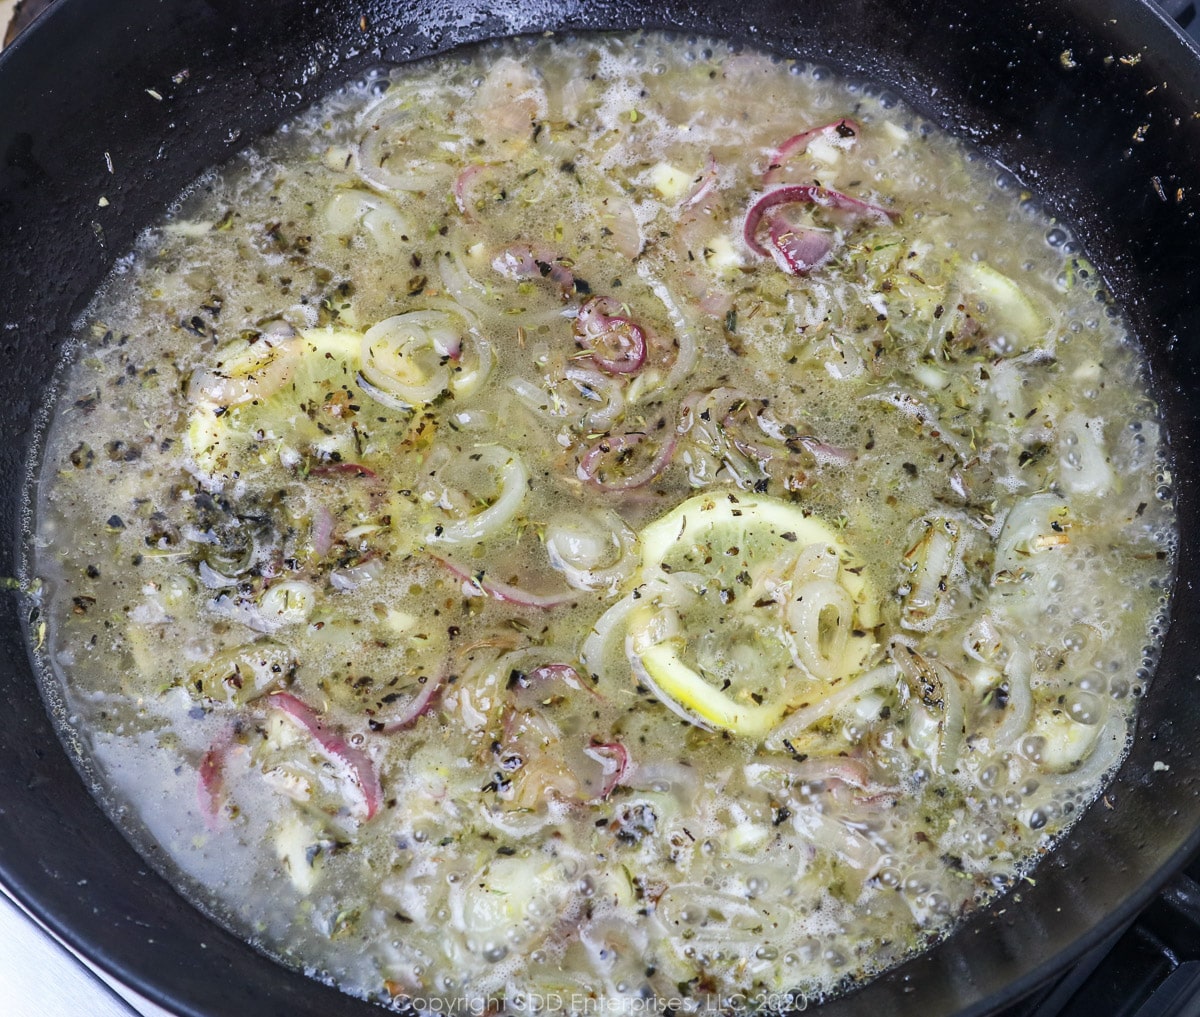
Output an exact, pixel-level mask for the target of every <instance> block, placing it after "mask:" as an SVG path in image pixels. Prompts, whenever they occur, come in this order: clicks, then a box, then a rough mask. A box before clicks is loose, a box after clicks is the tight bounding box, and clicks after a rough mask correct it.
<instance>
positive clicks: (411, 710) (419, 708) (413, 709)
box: [372, 675, 445, 734]
mask: <svg viewBox="0 0 1200 1017" xmlns="http://www.w3.org/2000/svg"><path fill="white" fill-rule="evenodd" d="M444 685H445V676H444V675H441V676H439V677H437V678H426V679H425V684H424V685H422V686H421V691H419V692H418V693H417V694H416V695H415V696H413V697H412V698H411V699H410V700H409V701H408V702H407V703H406V704H405V705H404V709H402V710H401V711H400V713H399V714H398V715H397V716H395V717H393V718H392V719H391V720H387V721H376V722H374V723H373V724H372V729H373V730H376V731H379V732H381V733H382V734H395V733H396V732H397V731H404V730H407V729H408V728H410V727H412V726H413V725H414V724H415V723H416V722H417V721H418V720H420V719H421V718H422V717H423V716H425V714H427V713H428V712H429V711H430V709H432V708H433V705H434V704H435V703H436V702H437V700H438V698H439V696H440V695H441V692H442V687H443V686H444ZM375 724H378V725H379V726H378V727H375Z"/></svg>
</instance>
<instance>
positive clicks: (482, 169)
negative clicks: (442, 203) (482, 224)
mask: <svg viewBox="0 0 1200 1017" xmlns="http://www.w3.org/2000/svg"><path fill="white" fill-rule="evenodd" d="M491 170H492V167H491V166H488V165H485V164H484V163H478V162H475V163H471V165H470V166H468V167H467V168H466V169H464V170H463V171H462V172H461V173H459V175H458V176H456V177H455V178H454V204H455V205H456V206H457V207H458V210H459V212H461V213H462V215H463V218H465V219H469V220H470V221H471V222H478V221H479V219H478V217H477V216H476V215H475V211H476V202H475V201H474V200H473V198H472V193H471V192H472V187H473V185H474V184H475V183H477V182H478V178H479V177H480V176H482V175H485V174H487V173H489V172H491Z"/></svg>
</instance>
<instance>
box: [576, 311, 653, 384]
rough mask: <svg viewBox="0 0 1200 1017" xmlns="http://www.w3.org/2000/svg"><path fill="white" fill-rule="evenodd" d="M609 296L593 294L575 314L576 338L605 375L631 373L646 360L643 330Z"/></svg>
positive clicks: (638, 368) (639, 367)
mask: <svg viewBox="0 0 1200 1017" xmlns="http://www.w3.org/2000/svg"><path fill="white" fill-rule="evenodd" d="M623 310H624V308H623V307H622V306H621V304H620V303H619V302H618V301H616V300H614V299H613V298H612V297H592V298H591V299H590V300H588V301H586V302H585V303H584V305H583V306H582V307H581V308H579V314H578V315H576V317H575V341H576V342H577V343H579V345H580V347H581V348H583V349H585V350H588V351H589V352H590V353H591V354H592V361H593V362H594V363H595V365H596V366H597V367H598V368H600V370H602V371H604V372H605V373H606V374H633V373H634V372H635V371H639V370H641V368H642V367H643V365H644V364H645V363H646V350H647V343H646V332H645V330H644V329H643V328H642V327H641V326H640V325H638V324H637V323H636V322H634V321H633V319H632V318H629V317H627V316H626V315H625V314H620V313H617V312H619V311H623Z"/></svg>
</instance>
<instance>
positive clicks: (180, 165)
mask: <svg viewBox="0 0 1200 1017" xmlns="http://www.w3.org/2000/svg"><path fill="white" fill-rule="evenodd" d="M638 26H648V27H656V28H667V29H673V30H676V31H678V32H680V33H682V34H689V33H693V32H694V33H700V34H708V35H719V36H726V37H731V38H734V39H738V40H743V41H745V42H747V43H750V44H754V45H758V46H762V47H767V48H770V49H774V50H777V51H779V52H781V53H784V54H790V55H799V56H800V57H802V58H804V59H806V60H809V61H811V62H815V63H820V64H823V65H827V66H830V67H833V68H835V69H838V70H842V71H847V72H850V73H852V74H857V75H861V76H865V77H867V78H870V79H873V80H874V81H876V82H879V83H881V84H883V85H885V86H887V87H889V88H890V89H891V90H893V91H894V92H897V93H899V94H900V95H902V96H903V97H904V98H906V99H907V100H908V101H909V102H911V103H912V104H913V105H915V106H916V107H918V108H919V109H920V110H922V111H923V112H925V113H926V114H928V115H929V116H931V117H932V118H933V119H935V120H937V121H939V122H940V123H942V124H943V125H945V126H946V127H949V128H950V129H952V130H954V131H957V132H958V133H960V134H962V135H964V136H966V137H968V138H971V139H973V140H974V141H975V142H976V143H977V144H978V145H979V146H981V147H982V148H983V150H984V151H985V152H987V153H988V154H990V155H992V156H994V157H996V158H998V159H999V160H1001V161H1002V162H1003V163H1005V164H1006V165H1007V166H1009V167H1011V168H1012V169H1013V171H1014V172H1015V173H1016V175H1017V176H1018V177H1020V178H1021V179H1023V180H1024V181H1025V182H1027V183H1029V184H1031V185H1033V186H1034V187H1035V188H1036V189H1037V190H1038V191H1039V192H1040V193H1041V195H1043V196H1044V198H1045V200H1046V202H1047V203H1048V205H1049V206H1050V207H1051V208H1052V209H1054V210H1055V211H1056V212H1058V213H1059V214H1061V216H1062V217H1063V218H1064V219H1066V220H1068V221H1069V222H1071V223H1073V224H1074V226H1075V229H1076V231H1077V234H1078V235H1079V236H1080V237H1081V238H1082V240H1083V241H1084V243H1085V245H1086V248H1087V250H1088V251H1089V253H1090V254H1091V255H1092V256H1093V257H1094V259H1095V260H1096V262H1097V263H1098V264H1099V265H1100V266H1101V268H1102V271H1103V273H1104V275H1105V277H1106V279H1107V281H1108V283H1109V285H1110V286H1111V288H1112V291H1113V292H1114V293H1115V294H1117V295H1118V298H1119V299H1120V301H1121V302H1122V303H1123V305H1124V307H1125V309H1126V311H1127V313H1128V316H1129V319H1130V321H1131V322H1132V324H1133V326H1134V328H1135V330H1136V332H1137V333H1138V334H1139V335H1140V336H1141V338H1142V339H1143V341H1144V342H1145V343H1146V345H1147V347H1148V349H1149V353H1150V357H1151V361H1152V364H1153V368H1154V373H1155V381H1156V386H1157V390H1158V393H1159V395H1160V397H1161V399H1162V401H1163V403H1164V405H1165V407H1166V414H1167V418H1168V421H1169V425H1170V430H1171V436H1172V443H1173V456H1174V487H1175V490H1176V492H1177V495H1178V499H1179V509H1180V520H1181V526H1182V544H1181V549H1180V554H1179V581H1178V587H1177V590H1176V594H1175V603H1174V617H1175V622H1174V624H1173V626H1172V627H1171V629H1170V632H1169V635H1168V638H1167V641H1166V648H1165V651H1164V654H1163V658H1162V663H1161V666H1160V667H1159V670H1158V674H1157V677H1156V678H1155V680H1154V682H1153V684H1152V685H1151V687H1150V691H1149V693H1148V696H1147V699H1146V702H1145V704H1144V706H1143V709H1142V713H1141V718H1140V734H1139V738H1138V741H1137V743H1136V745H1135V747H1134V750H1133V753H1132V755H1131V757H1130V758H1129V760H1128V761H1127V763H1126V764H1125V765H1124V767H1123V768H1122V769H1121V771H1120V774H1119V776H1118V779H1117V781H1116V783H1115V785H1114V786H1113V788H1112V789H1111V790H1110V792H1109V794H1108V796H1107V799H1106V801H1105V803H1104V804H1101V805H1098V806H1097V807H1095V808H1093V809H1092V810H1090V811H1089V812H1088V814H1087V815H1086V816H1085V817H1084V818H1083V820H1082V821H1081V822H1080V823H1079V824H1078V825H1077V826H1076V827H1075V828H1074V830H1073V831H1072V833H1071V835H1070V836H1069V837H1068V838H1067V840H1066V842H1065V843H1064V844H1063V845H1062V846H1061V847H1060V848H1059V849H1058V850H1057V851H1056V852H1054V853H1053V854H1052V855H1051V856H1050V857H1048V858H1047V859H1046V860H1045V862H1044V863H1043V864H1042V866H1041V868H1040V869H1039V870H1038V871H1037V873H1036V885H1023V886H1021V887H1020V889H1019V890H1018V891H1017V892H1016V893H1013V894H1010V895H1009V897H1008V898H1006V899H1005V900H1003V901H1002V902H1001V903H1000V904H999V905H998V906H997V907H994V908H993V909H992V910H991V911H989V912H987V913H985V914H982V915H979V916H977V917H976V918H974V919H973V920H971V921H970V922H968V923H967V924H965V925H964V926H963V927H961V928H960V929H959V930H958V931H957V932H956V933H955V935H953V936H952V937H950V939H948V940H947V941H946V942H944V943H943V944H941V945H940V946H938V947H936V948H935V949H933V950H932V951H931V952H929V953H927V954H926V955H924V956H922V957H920V958H918V959H916V960H914V961H912V962H910V963H908V964H906V965H905V966H903V967H902V968H900V969H898V970H897V971H895V972H893V973H891V974H889V975H886V976H885V977H883V978H881V979H878V980H877V981H875V982H873V983H871V984H870V985H868V986H867V987H866V988H864V989H862V990H860V991H858V992H856V993H854V994H852V995H850V996H848V997H846V998H844V999H843V1000H841V1001H837V1002H835V1003H833V1004H831V1005H829V1006H828V1007H827V1008H823V1009H822V1010H821V1012H822V1014H826V1013H827V1014H828V1015H830V1017H842V1015H850V1014H864V1013H869V1014H871V1015H872V1017H886V1015H897V1017H899V1015H917V1014H920V1015H921V1017H934V1015H943V1014H961V1015H982V1014H985V1013H988V1012H990V1011H992V1010H993V1009H995V1008H996V1007H998V1006H1000V1005H1001V1004H1003V1003H1006V1002H1010V1001H1012V1000H1013V999H1015V998H1016V997H1017V996H1018V995H1020V994H1021V993H1023V992H1026V991H1028V990H1029V989H1030V988H1032V987H1033V986H1034V985H1036V984H1037V983H1038V982H1039V981H1041V980H1043V979H1044V978H1046V977H1048V976H1049V975H1050V974H1052V973H1053V972H1054V971H1056V970H1058V969H1060V968H1061V967H1063V966H1064V965H1065V964H1067V963H1069V962H1070V961H1071V960H1073V959H1074V958H1076V957H1077V956H1079V955H1080V954H1081V953H1082V952H1083V951H1084V950H1085V949H1086V948H1088V947H1089V946H1093V945H1095V944H1097V943H1099V942H1100V941H1102V940H1103V939H1104V938H1105V937H1106V936H1108V935H1109V934H1110V933H1111V932H1112V931H1113V930H1114V929H1116V928H1118V927H1119V926H1120V925H1121V924H1122V923H1123V922H1125V921H1127V920H1128V919H1130V918H1131V917H1132V916H1133V915H1134V914H1135V913H1136V911H1137V910H1139V909H1140V908H1141V907H1142V906H1143V905H1144V904H1145V903H1146V902H1147V901H1148V900H1149V898H1150V897H1151V895H1152V894H1153V893H1155V892H1156V890H1157V889H1158V888H1159V887H1160V886H1161V885H1162V883H1163V882H1164V881H1165V880H1166V879H1168V878H1169V877H1170V875H1171V874H1172V873H1173V871H1174V870H1175V869H1176V868H1178V867H1179V866H1180V865H1181V864H1182V863H1183V861H1184V859H1185V858H1186V857H1188V856H1189V855H1190V854H1191V853H1192V852H1193V851H1194V850H1195V849H1196V848H1197V847H1200V796H1198V785H1197V777H1198V776H1200V757H1198V756H1197V754H1196V753H1195V752H1194V751H1193V744H1194V742H1195V740H1196V737H1197V732H1198V731H1200V682H1198V680H1197V679H1198V676H1200V625H1198V624H1197V623H1196V621H1195V619H1196V616H1197V610H1198V606H1200V594H1198V591H1197V582H1198V581H1200V557H1198V552H1200V546H1198V541H1200V515H1198V510H1200V487H1198V483H1197V481H1198V480H1200V464H1198V463H1197V450H1198V443H1200V415H1198V414H1197V412H1196V409H1195V408H1200V368H1198V366H1197V365H1198V364H1200V119H1197V117H1198V116H1200V60H1198V59H1197V54H1196V52H1195V51H1194V50H1193V49H1192V48H1191V47H1190V44H1189V43H1187V42H1186V41H1185V40H1184V39H1183V38H1182V37H1181V36H1180V35H1179V33H1178V32H1177V31H1176V30H1175V29H1174V27H1173V26H1171V25H1169V24H1168V23H1167V22H1166V21H1165V20H1164V19H1163V18H1162V17H1161V16H1160V15H1159V14H1157V13H1156V11H1155V9H1154V8H1153V6H1152V5H1151V4H1149V3H1147V2H1145V0H1055V2H1051V0H1010V2H1008V3H1004V4H989V5H981V4H978V3H977V2H976V0H923V2H921V3H920V4H919V5H918V4H906V3H901V2H899V0H777V2H774V3H772V2H770V0H713V2H708V3H703V2H699V0H698V2H696V3H687V2H683V0H659V2H658V3H656V4H654V5H653V7H651V6H647V5H643V4H642V3H641V2H639V0H602V2H598V3H589V2H585V0H555V2H547V0H496V2H493V3H491V4H487V3H483V2H480V0H460V2H445V3H443V2H438V0H414V2H411V3H396V4H388V3H382V2H378V0H357V2H354V3H351V2H341V0H122V2H120V3H113V2H112V0H61V2H60V3H58V4H57V5H56V6H54V7H53V8H52V9H51V10H50V11H49V12H48V13H47V14H46V15H44V16H43V17H42V18H41V19H39V21H38V22H37V23H36V25H35V26H34V27H33V29H32V30H31V31H29V32H28V33H27V34H26V35H25V36H24V37H23V38H22V39H20V41H19V42H18V44H17V45H16V46H15V47H14V48H13V49H12V50H10V51H8V52H6V53H5V54H4V55H3V58H0V421H2V425H0V426H2V428H3V430H2V432H0V433H2V435H3V440H2V441H0V531H2V532H3V534H4V537H3V540H2V542H0V575H13V574H14V572H15V570H16V569H17V568H18V564H19V557H20V553H21V552H20V546H21V542H22V540H23V526H24V523H23V520H22V516H21V511H22V510H21V505H22V499H21V488H22V485H23V483H24V478H25V475H26V473H25V470H26V462H27V457H28V455H29V442H30V435H31V433H32V431H33V430H34V429H35V422H36V421H37V420H38V419H39V415H40V414H41V413H42V410H43V406H44V404H45V402H46V398H47V386H48V383H49V380H50V378H51V374H52V371H53V368H54V365H55V362H56V359H57V348H58V345H59V343H60V342H61V340H62V339H63V337H64V336H65V335H67V333H68V332H69V329H70V324H71V322H72V320H73V319H74V317H75V316H76V315H77V314H78V313H79V311H80V310H81V309H82V307H83V305H84V304H85V303H86V302H87V300H88V297H89V295H90V294H91V292H92V290H93V288H94V287H95V286H96V284H97V283H98V282H99V281H100V279H101V278H102V277H103V276H104V274H105V273H106V271H107V269H108V267H109V266H110V264H111V263H112V260H113V259H114V257H116V256H118V255H119V254H120V253H121V252H122V251H123V250H125V249H126V247H127V246H128V245H129V244H130V242H131V241H132V240H133V238H134V236H135V235H136V233H137V232H138V231H139V229H141V228H142V227H143V226H144V225H146V224H147V223H148V222H149V221H150V220H152V219H153V218H155V217H156V216H157V215H158V214H159V212H160V210H161V209H162V208H163V207H164V205H165V204H166V203H167V202H168V201H169V200H170V199H171V197H172V196H173V195H175V194H176V193H177V192H178V191H179V190H180V189H181V188H182V187H183V185H185V184H186V183H187V182H188V181H190V180H191V179H192V178H193V177H194V176H195V175H196V174H197V173H198V172H199V171H200V170H201V169H203V168H204V167H206V166H209V165H211V164H212V163H214V162H217V161H220V160H222V159H224V158H226V157H227V156H229V155H230V154H231V153H232V152H234V151H235V150H236V149H238V148H239V147H240V146H242V145H244V144H245V143H246V142H247V141H248V140H250V139H251V138H253V137H254V136H255V135H257V134H258V133H260V132H261V131H263V130H265V129H267V128H269V127H271V126H273V125H274V124H276V123H277V122H278V121H279V120H280V119H281V118H282V117H283V116H285V115H286V114H287V113H289V112H291V111H293V110H295V109H297V108H298V107H299V106H300V105H301V104H302V103H305V102H307V101H309V100H311V99H313V98H315V97H316V96H317V95H319V94H320V93H321V91H322V90H323V89H324V88H325V87H327V86H329V85H332V84H335V83H337V82H339V81H340V80H342V79H344V78H345V77H347V76H349V75H351V74H352V73H353V72H355V71H356V70H359V69H362V68H364V67H365V66H367V65H370V64H372V63H377V62H379V61H381V60H398V59H399V60H403V59H408V58H412V57H417V56H420V55H423V54H426V53H430V52H434V51H438V50H443V49H446V48H449V47H451V46H455V45H458V44H460V43H463V42H468V41H473V40H477V39H482V38H486V37H490V36H497V35H509V34H514V33H525V32H535V31H541V30H544V29H556V30H567V29H591V28H629V27H638ZM184 70H186V71H187V75H186V77H184V76H183V75H181V74H180V72H182V71H184ZM176 78H178V80H175V79H176ZM148 90H153V91H154V92H155V93H157V96H158V97H161V98H158V97H156V96H154V95H151V94H149V92H148ZM106 153H107V160H111V164H112V171H111V172H110V171H109V169H108V165H107V162H106ZM101 196H103V197H105V198H107V200H108V205H107V207H100V204H99V199H100V198H101ZM31 608H32V604H31V603H30V602H29V601H27V600H25V599H23V598H22V597H20V596H18V595H16V594H4V595H3V596H0V879H2V880H3V882H4V883H5V884H6V885H7V886H8V887H9V888H10V889H11V890H12V892H13V893H15V894H16V895H17V896H18V897H19V898H20V899H21V900H22V901H23V902H24V903H25V904H27V905H28V907H29V908H30V909H31V910H32V911H33V912H34V913H35V914H37V915H38V916H39V917H40V918H41V919H42V920H43V921H45V922H46V924H47V925H49V926H50V928H52V929H53V930H54V931H55V932H57V933H58V934H59V935H60V936H61V937H62V938H63V939H65V940H66V941H67V942H68V943H70V944H71V945H73V946H74V947H76V948H77V949H79V950H80V951H82V952H83V953H84V954H86V955H87V956H89V957H91V958H92V959H93V960H94V961H95V962H96V963H98V964H99V965H100V966H101V967H102V968H104V969H106V970H107V971H109V972H111V973H114V974H116V975H118V976H119V977H120V978H122V979H123V980H125V981H126V982H127V983H130V984H132V985H133V986H134V987H136V988H138V989H139V990H141V991H142V992H143V993H144V994H145V995H147V996H148V997H150V998H151V999H153V1000H156V1001H158V1002H161V1003H163V1004H164V1005H166V1006H168V1007H169V1008H171V1009H174V1010H176V1011H178V1012H179V1013H181V1014H189V1015H191V1014H195V1015H205V1017H271V1015H276V1014H278V1015H281V1017H282V1015H287V1017H304V1015H313V1017H316V1015H320V1017H331V1015H337V1014H345V1015H358V1014H362V1015H369V1014H372V1013H379V1012H380V1011H378V1010H377V1009H375V1008H373V1007H371V1006H369V1005H368V1004H365V1003H360V1002H358V1001H356V1000H351V999H349V998H347V997H344V996H341V995H340V994H338V993H337V992H335V991H334V990H332V989H328V988H326V987H324V986H321V985H318V984H316V983H314V982H312V981H310V980H308V979H306V978H304V977H302V976H301V975H299V974H296V973H294V972H291V971H289V970H285V969H284V968H282V967H279V966H277V965H276V964H275V963H273V962H272V961H269V960H267V959H266V958H264V957H262V956H260V955H259V954H257V953H255V952H254V951H253V950H252V949H250V948H249V947H247V946H245V945H243V944H242V943H241V942H239V941H238V940H236V939H235V938H233V937H231V936H230V935H228V934H226V933H225V932H224V931H222V930H221V929H220V928H218V927H216V926H215V925H213V924H212V923H210V922H209V921H208V920H207V919H206V918H204V917H203V916H202V915H201V914H200V913H199V912H197V911H196V910H194V909H193V908H192V907H191V906H190V905H188V904H187V903H185V902H184V901H183V900H182V899H181V898H180V897H178V896H177V895H176V894H175V893H174V891H172V890H171V889H170V887H169V886H168V885H167V884H166V883H165V882H164V881H163V880H162V879H161V878H160V877H159V876H158V875H156V874H155V871H154V866H155V864H156V860H155V858H154V857H153V856H152V855H151V857H149V859H148V860H143V859H142V858H140V857H139V856H138V855H137V854H135V853H134V851H133V849H132V848H131V847H130V846H129V844H128V843H127V842H126V840H125V839H124V838H123V837H122V835H121V834H119V833H118V832H117V830H116V829H115V827H113V826H112V825H111V824H110V822H109V820H108V819H107V818H106V816H105V815H104V814H103V813H102V812H101V810H100V808H99V807H98V806H97V805H96V804H95V803H94V802H93V800H92V799H91V797H90V796H89V795H88V793H87V791H86V790H85V787H84V784H83V782H82V781H81V780H80V778H79V776H78V775H77V773H76V771H75V770H74V769H73V768H72V765H71V763H70V761H69V760H68V757H67V755H66V754H65V753H64V751H63V749H62V748H61V747H60V746H59V743H58V741H57V739H56V736H55V732H54V728H53V727H52V725H51V722H50V720H49V719H48V717H47V714H46V711H45V709H44V707H43V704H42V701H41V699H40V697H39V694H38V691H37V687H36V685H35V682H34V679H33V675H32V673H31V670H30V664H29V661H28V656H27V653H26V648H25V644H24V641H23V639H24V637H23V635H22V623H23V622H25V621H27V618H28V613H29V611H30V610H31ZM1156 763H1161V764H1165V765H1166V766H1168V767H1169V769H1167V770H1163V769H1161V767H1158V768H1156V765H1155V764H1156ZM0 949H3V944H0ZM78 1002H79V1005H80V1007H81V1010H84V1011H86V1007H87V1003H86V1001H78Z"/></svg>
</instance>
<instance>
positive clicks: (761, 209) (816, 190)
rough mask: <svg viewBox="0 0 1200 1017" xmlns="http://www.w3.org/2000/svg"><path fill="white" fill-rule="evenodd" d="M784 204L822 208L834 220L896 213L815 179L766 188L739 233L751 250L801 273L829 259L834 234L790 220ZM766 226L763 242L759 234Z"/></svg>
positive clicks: (886, 217)
mask: <svg viewBox="0 0 1200 1017" xmlns="http://www.w3.org/2000/svg"><path fill="white" fill-rule="evenodd" d="M788 206H800V207H804V208H810V209H820V210H822V211H824V212H825V213H826V214H827V215H829V216H830V217H831V218H832V219H833V220H834V221H835V223H836V224H838V225H843V226H846V227H853V226H856V225H858V224H859V223H871V224H873V225H876V226H888V225H890V224H891V222H892V219H893V218H894V214H893V213H892V212H889V211H888V210H887V209H886V208H880V207H879V206H878V205H871V204H868V203H867V202H865V201H860V200H859V199H858V198H852V197H850V195H848V194H842V193H841V192H840V191H833V190H830V189H829V188H828V187H820V186H818V185H816V184H788V185H785V186H783V187H776V188H775V189H773V190H770V191H767V193H766V194H764V195H762V196H761V197H760V198H758V200H757V201H755V202H754V204H752V205H751V206H750V209H749V211H748V212H747V213H746V223H745V226H744V227H743V229H742V236H743V238H744V239H745V241H746V246H747V247H749V248H750V250H752V251H753V252H754V253H755V254H760V255H762V256H763V257H771V258H774V259H775V262H776V264H778V265H779V267H780V268H781V269H783V270H784V271H785V272H787V273H788V274H789V275H804V274H805V273H807V272H810V271H811V270H812V269H814V268H816V267H818V266H819V265H822V264H824V263H825V262H826V261H828V260H829V258H830V257H831V256H832V254H833V252H834V250H835V249H836V247H837V245H838V237H837V234H836V233H835V232H833V231H832V230H830V229H822V228H819V227H816V226H811V225H803V224H799V223H796V222H794V221H793V220H792V219H791V218H790V217H789V216H788V215H787V214H785V209H786V208H787V207H788ZM764 226H765V227H766V234H767V244H765V245H764V244H763V243H762V241H761V240H760V239H759V237H760V233H761V232H762V228H763V227H764Z"/></svg>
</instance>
